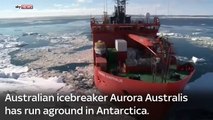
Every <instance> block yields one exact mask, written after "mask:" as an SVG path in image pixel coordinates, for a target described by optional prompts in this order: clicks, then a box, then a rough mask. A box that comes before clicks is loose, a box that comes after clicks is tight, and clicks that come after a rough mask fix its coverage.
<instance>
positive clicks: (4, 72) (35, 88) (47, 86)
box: [0, 35, 65, 94]
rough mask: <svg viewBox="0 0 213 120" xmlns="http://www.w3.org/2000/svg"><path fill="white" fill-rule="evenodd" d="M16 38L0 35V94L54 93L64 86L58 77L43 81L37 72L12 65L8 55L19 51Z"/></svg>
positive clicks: (19, 43)
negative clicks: (8, 92) (9, 92)
mask: <svg viewBox="0 0 213 120" xmlns="http://www.w3.org/2000/svg"><path fill="white" fill-rule="evenodd" d="M17 39H18V38H16V37H11V36H6V35H0V94H1V93H3V92H7V91H13V92H16V93H22V92H27V93H29V92H39V91H40V92H42V91H45V92H55V91H57V90H58V89H59V88H61V87H62V86H64V85H65V83H63V82H62V80H60V78H58V77H52V78H49V79H44V78H42V77H39V76H38V73H37V71H35V70H34V71H32V70H29V68H28V67H27V66H15V65H12V64H11V62H10V60H11V57H10V55H9V53H11V52H14V51H16V50H19V49H20V48H19V47H21V46H20V45H21V44H22V43H21V42H18V41H17Z"/></svg>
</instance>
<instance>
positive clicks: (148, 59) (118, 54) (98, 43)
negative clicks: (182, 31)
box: [91, 0, 195, 120]
mask: <svg viewBox="0 0 213 120" xmlns="http://www.w3.org/2000/svg"><path fill="white" fill-rule="evenodd" d="M159 27H160V20H159V18H158V17H151V16H150V14H149V13H147V14H146V16H145V18H144V19H135V20H132V18H131V16H127V15H126V0H116V6H115V12H114V14H113V16H111V17H109V16H108V15H107V12H104V16H103V19H102V20H98V19H95V18H91V30H92V37H93V54H94V82H95V85H96V87H97V88H98V89H99V90H100V91H101V92H102V93H103V94H107V95H111V94H116V95H145V96H146V95H147V94H152V95H177V94H178V93H181V92H182V91H183V89H184V87H185V86H186V84H187V83H188V82H189V80H190V79H191V77H192V76H193V74H194V73H195V68H194V66H193V65H192V64H191V63H182V64H180V63H179V62H178V60H177V59H176V57H175V53H174V49H173V46H172V44H171V43H170V42H169V41H168V39H167V38H165V37H160V36H157V33H158V30H159ZM128 105H131V106H132V105H135V106H138V107H145V108H147V109H148V110H149V111H150V115H149V116H148V118H149V119H152V120H153V119H157V120H159V119H161V118H163V117H164V116H165V114H166V112H168V109H169V107H168V106H170V104H169V103H151V102H150V103H125V105H124V106H128Z"/></svg>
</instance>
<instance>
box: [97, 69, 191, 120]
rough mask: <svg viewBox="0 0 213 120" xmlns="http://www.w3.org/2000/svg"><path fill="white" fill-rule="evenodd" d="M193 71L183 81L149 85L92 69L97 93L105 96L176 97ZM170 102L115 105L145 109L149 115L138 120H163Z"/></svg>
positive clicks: (121, 103) (120, 103)
mask: <svg viewBox="0 0 213 120" xmlns="http://www.w3.org/2000/svg"><path fill="white" fill-rule="evenodd" d="M194 73H195V70H194V71H192V72H191V73H190V75H188V76H186V77H185V78H184V79H182V80H179V81H177V82H173V83H150V82H144V81H138V80H132V79H126V78H122V77H118V76H114V75H112V74H109V73H106V72H104V71H101V70H100V68H99V67H94V82H95V85H96V87H97V88H98V90H99V91H101V92H102V93H103V94H105V95H112V94H116V95H132V96H134V95H142V96H146V95H147V94H151V95H155V96H157V95H165V94H166V95H177V94H179V93H181V92H182V91H183V89H184V87H185V86H186V84H187V83H188V82H189V80H190V79H191V77H192V76H193V74H194ZM172 104H173V103H172V102H119V103H115V105H117V106H121V107H134V106H136V107H139V108H146V109H147V110H148V111H149V115H147V116H146V115H144V116H136V117H137V118H139V119H152V120H161V119H162V120H163V119H165V117H166V115H167V114H168V112H169V110H170V108H171V105H172Z"/></svg>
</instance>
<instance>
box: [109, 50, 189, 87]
mask: <svg viewBox="0 0 213 120" xmlns="http://www.w3.org/2000/svg"><path fill="white" fill-rule="evenodd" d="M117 59H118V58H117V57H116V55H115V50H114V49H108V60H107V61H108V70H107V71H108V72H109V73H112V74H114V75H116V76H119V77H123V78H128V79H132V80H140V81H144V82H150V83H173V82H177V81H179V80H182V79H184V78H185V77H187V76H188V75H189V74H190V73H189V72H184V71H178V70H177V69H176V68H177V66H176V65H172V66H170V68H169V71H168V74H167V75H164V76H163V75H162V74H161V73H155V74H153V73H152V72H143V71H141V72H137V73H136V72H135V73H134V72H128V73H122V72H115V73H114V70H116V69H117V68H118V66H119V65H118V63H117V62H115V61H117ZM140 67H143V66H140ZM146 67H147V66H146ZM171 76H173V77H171Z"/></svg>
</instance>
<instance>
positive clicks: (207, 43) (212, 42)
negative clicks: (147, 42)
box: [158, 32, 213, 49]
mask: <svg viewBox="0 0 213 120" xmlns="http://www.w3.org/2000/svg"><path fill="white" fill-rule="evenodd" d="M200 34H201V32H193V33H192V34H191V35H183V34H180V33H171V32H160V33H158V35H159V36H167V37H170V38H179V39H186V40H188V41H190V42H191V43H193V44H195V45H198V46H200V47H205V48H210V49H213V38H212V37H208V36H199V35H200Z"/></svg>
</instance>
